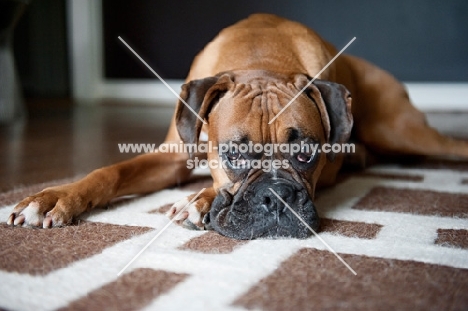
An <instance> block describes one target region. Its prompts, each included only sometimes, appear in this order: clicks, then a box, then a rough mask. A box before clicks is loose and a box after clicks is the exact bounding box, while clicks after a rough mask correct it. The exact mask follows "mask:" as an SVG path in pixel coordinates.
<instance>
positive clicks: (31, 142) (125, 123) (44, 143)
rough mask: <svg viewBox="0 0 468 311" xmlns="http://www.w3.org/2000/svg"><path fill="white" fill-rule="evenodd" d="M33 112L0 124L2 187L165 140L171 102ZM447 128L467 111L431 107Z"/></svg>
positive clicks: (434, 120)
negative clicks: (132, 145) (122, 147)
mask: <svg viewBox="0 0 468 311" xmlns="http://www.w3.org/2000/svg"><path fill="white" fill-rule="evenodd" d="M27 104H28V110H29V117H28V118H27V119H26V120H24V121H22V122H17V123H14V124H10V125H0V150H1V154H0V192H4V191H8V190H11V189H14V188H16V187H20V186H25V185H30V184H35V183H39V182H47V181H50V180H55V179H61V178H68V177H73V176H77V175H84V174H86V173H88V172H90V171H91V170H93V169H95V168H99V167H101V166H104V165H109V164H112V163H115V162H117V161H121V160H124V159H128V158H131V157H133V156H135V154H121V153H120V152H119V148H118V143H154V144H156V145H157V144H159V143H161V142H162V141H163V139H164V137H165V134H166V130H167V128H168V126H169V123H170V119H171V116H172V113H173V108H172V107H159V106H144V105H125V104H121V103H119V104H116V103H112V102H107V103H100V104H88V105H86V104H85V105H83V104H81V105H79V104H77V103H74V102H73V101H71V100H67V99H63V100H57V99H54V100H28V101H27ZM428 119H429V122H430V124H432V125H433V126H435V127H437V128H439V129H441V130H442V131H443V132H445V133H448V134H452V135H459V134H460V133H468V126H467V124H468V113H467V112H465V113H455V112H453V113H433V114H429V115H428Z"/></svg>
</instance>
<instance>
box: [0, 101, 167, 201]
mask: <svg viewBox="0 0 468 311" xmlns="http://www.w3.org/2000/svg"><path fill="white" fill-rule="evenodd" d="M27 104H28V105H27V106H28V110H29V116H28V118H27V120H24V121H22V122H16V123H15V124H10V125H0V150H1V154H0V192H3V191H7V190H11V189H13V188H15V187H19V186H24V185H30V184H35V183H39V182H46V181H50V180H54V179H60V178H67V177H73V176H77V175H80V174H86V173H89V172H90V171H91V170H93V169H96V168H99V167H102V166H104V165H109V164H112V163H115V162H117V161H121V160H124V159H128V158H131V157H133V156H135V154H121V153H120V152H119V148H118V143H154V144H159V143H161V142H162V141H163V139H164V137H165V135H166V130H167V128H168V126H169V123H170V119H171V117H172V113H173V108H172V107H155V106H144V105H137V106H135V105H133V106H132V105H125V104H116V103H112V102H110V103H109V102H108V103H103V104H95V105H93V104H84V105H77V104H76V103H73V102H72V101H71V100H57V99H54V100H29V101H27Z"/></svg>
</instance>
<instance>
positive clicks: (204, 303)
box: [0, 163, 468, 311]
mask: <svg viewBox="0 0 468 311" xmlns="http://www.w3.org/2000/svg"><path fill="white" fill-rule="evenodd" d="M62 182H64V181H55V182H52V183H49V184H44V185H34V186H31V187H26V188H20V189H15V190H14V191H11V192H8V193H4V194H2V195H0V204H1V206H3V207H2V208H0V219H1V221H2V223H1V224H0V232H1V233H0V236H1V239H0V309H2V310H232V311H234V310H411V311H415V310H468V165H466V164H455V165H446V164H444V163H442V164H441V163H435V164H434V163H432V164H427V163H421V164H418V165H414V164H413V165H412V166H390V165H386V166H376V167H373V168H371V169H368V170H366V171H364V172H361V173H356V174H350V175H348V176H347V177H346V178H343V179H342V180H341V182H340V183H339V184H337V185H336V186H335V187H333V188H329V189H326V190H323V191H320V192H319V193H318V197H317V200H316V206H317V209H318V212H319V214H320V216H321V217H322V224H321V230H320V233H319V237H320V238H321V239H319V238H317V237H315V236H311V237H310V238H308V239H305V240H299V239H279V240H253V241H238V240H233V239H229V238H226V237H223V236H220V235H219V234H217V233H215V232H212V231H190V230H186V229H183V228H181V227H178V226H176V225H173V224H172V225H169V226H168V228H167V230H165V231H164V232H162V233H161V234H160V236H159V237H158V238H157V239H155V240H154V241H153V242H152V243H151V244H150V245H149V247H148V248H147V249H146V250H145V251H144V252H143V253H141V255H140V256H139V257H138V258H137V259H136V260H135V261H134V262H133V263H132V264H131V265H130V266H129V267H128V268H127V269H126V270H125V271H123V273H122V274H120V275H118V273H119V272H120V271H121V270H122V269H123V268H124V267H125V265H126V264H127V263H128V262H130V260H132V259H133V258H134V257H135V256H136V255H137V254H138V252H140V250H142V249H143V247H145V246H146V245H148V244H149V242H150V241H151V240H152V239H153V238H154V237H155V236H156V235H157V234H159V232H160V230H161V229H162V228H164V227H165V226H166V225H167V224H168V223H169V220H168V218H167V217H166V216H165V215H164V211H166V210H167V209H168V208H169V207H170V206H171V204H172V203H174V202H176V201H178V200H179V199H181V198H183V197H184V196H187V195H189V194H191V193H194V192H197V191H199V190H200V189H201V188H203V187H206V186H209V185H210V182H211V179H210V177H209V176H205V173H203V172H199V173H197V174H196V175H195V176H194V180H192V181H191V182H190V183H188V184H186V185H183V186H180V187H176V188H172V189H167V190H163V191H159V192H157V193H154V194H151V195H147V196H144V197H129V198H123V199H120V200H118V201H115V202H113V203H112V204H111V205H110V206H109V207H108V208H107V209H106V210H103V209H99V210H94V211H93V212H91V213H89V214H86V215H84V216H83V217H81V218H80V219H79V220H77V221H76V223H75V224H74V225H73V226H69V227H66V228H54V229H50V230H42V229H27V228H12V227H9V226H7V225H6V224H5V220H6V219H7V217H8V215H9V213H10V211H11V209H12V207H13V203H14V202H16V201H17V200H19V199H20V198H22V197H24V196H26V195H28V194H30V193H33V192H36V191H38V190H40V189H41V188H43V187H45V186H50V185H51V184H57V183H62ZM324 242H325V243H326V244H327V245H328V246H329V247H330V249H329V248H328V247H327V246H326V245H325V244H324ZM334 252H336V255H335V253H334ZM340 258H341V260H342V261H341V260H340ZM344 263H346V264H347V265H348V266H349V268H350V269H349V268H348V267H347V266H346V265H345V264H344ZM352 271H355V272H356V275H355V274H354V273H353V272H352Z"/></svg>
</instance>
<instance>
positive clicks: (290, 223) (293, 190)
mask: <svg viewBox="0 0 468 311" xmlns="http://www.w3.org/2000/svg"><path fill="white" fill-rule="evenodd" d="M278 196H279V197H280V198H281V200H280V199H279V198H278ZM283 201H284V202H283ZM285 203H286V204H287V205H288V206H289V207H290V208H291V209H293V210H294V211H295V212H296V214H298V215H299V216H300V218H302V220H304V221H305V222H306V223H307V224H308V225H309V226H310V227H311V228H312V229H313V230H317V229H318V226H319V217H318V214H317V211H316V210H315V207H314V204H313V203H312V201H311V200H310V198H309V195H308V193H307V191H306V190H305V189H304V187H303V186H302V185H300V184H298V183H297V182H295V181H290V180H287V179H284V178H272V177H271V176H268V174H263V175H262V176H261V177H259V178H257V180H255V181H254V182H253V183H251V184H250V185H248V186H246V187H245V188H244V189H243V188H242V187H241V188H240V189H239V190H238V191H237V193H236V194H235V195H232V194H230V193H229V192H228V191H226V190H223V189H221V190H220V192H219V194H218V196H217V197H216V198H215V200H214V201H213V203H212V205H211V211H210V213H209V219H206V221H209V226H210V227H211V228H213V229H214V230H216V231H217V232H219V233H220V234H222V235H225V236H228V237H232V238H236V239H244V240H246V239H255V238H280V237H293V238H306V237H308V236H310V235H311V234H312V232H311V231H310V229H308V228H307V227H306V226H305V225H304V224H303V223H302V222H301V220H299V219H298V217H297V216H296V215H294V213H292V212H291V210H290V209H289V208H288V207H287V206H286V205H285Z"/></svg>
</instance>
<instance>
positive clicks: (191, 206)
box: [166, 188, 214, 230]
mask: <svg viewBox="0 0 468 311" xmlns="http://www.w3.org/2000/svg"><path fill="white" fill-rule="evenodd" d="M210 189H211V188H210ZM194 197H195V194H192V195H190V196H188V197H186V198H184V199H182V200H180V201H178V202H176V203H175V204H174V205H172V207H171V208H170V209H169V211H168V212H167V213H166V215H167V216H168V217H169V218H170V219H173V220H174V222H175V223H176V224H178V225H180V226H182V227H184V228H186V229H191V230H206V229H209V228H208V226H207V225H208V224H207V217H206V216H207V214H208V213H209V211H210V208H211V203H212V202H213V200H214V191H210V190H209V189H207V190H205V191H204V192H202V193H201V194H200V195H199V196H198V197H197V198H196V199H195V200H194V201H193V202H191V201H192V199H193V198H194Z"/></svg>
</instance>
